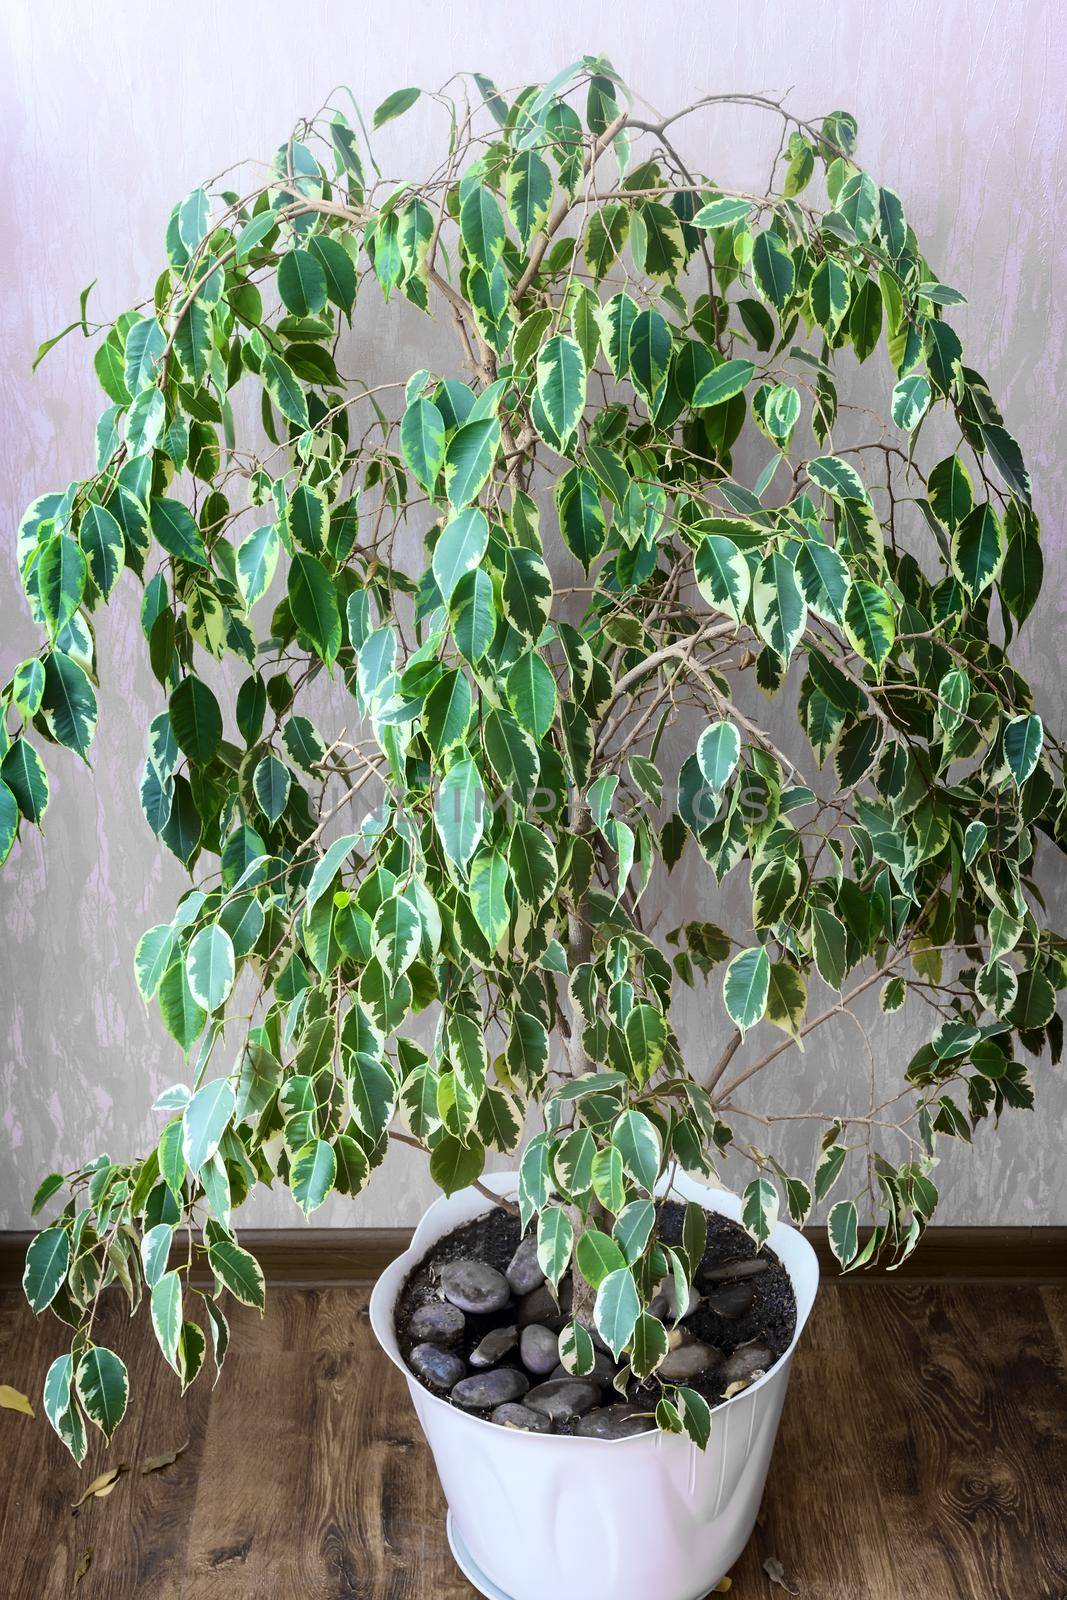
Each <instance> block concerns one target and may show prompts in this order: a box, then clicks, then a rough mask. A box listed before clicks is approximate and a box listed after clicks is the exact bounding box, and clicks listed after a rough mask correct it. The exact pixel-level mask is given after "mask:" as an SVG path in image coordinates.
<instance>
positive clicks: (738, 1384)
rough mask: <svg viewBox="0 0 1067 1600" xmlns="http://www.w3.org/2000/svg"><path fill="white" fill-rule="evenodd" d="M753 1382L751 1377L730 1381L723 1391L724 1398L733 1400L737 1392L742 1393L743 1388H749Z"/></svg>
mask: <svg viewBox="0 0 1067 1600" xmlns="http://www.w3.org/2000/svg"><path fill="white" fill-rule="evenodd" d="M751 1382H752V1380H751V1378H737V1379H735V1380H734V1382H733V1383H728V1384H727V1385H726V1388H725V1389H724V1390H723V1392H722V1393H723V1399H724V1400H731V1399H732V1398H733V1396H734V1395H735V1394H740V1393H741V1390H742V1389H747V1388H748V1386H749V1384H750V1383H751Z"/></svg>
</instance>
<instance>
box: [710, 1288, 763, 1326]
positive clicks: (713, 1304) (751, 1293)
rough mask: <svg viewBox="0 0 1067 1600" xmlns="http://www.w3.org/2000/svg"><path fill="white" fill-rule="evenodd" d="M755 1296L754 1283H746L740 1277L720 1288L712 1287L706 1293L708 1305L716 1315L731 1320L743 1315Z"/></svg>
mask: <svg viewBox="0 0 1067 1600" xmlns="http://www.w3.org/2000/svg"><path fill="white" fill-rule="evenodd" d="M755 1298H756V1287H755V1285H754V1284H753V1283H746V1282H745V1280H744V1279H743V1278H742V1279H739V1280H738V1282H737V1283H727V1284H724V1285H723V1286H722V1288H721V1289H713V1290H712V1291H711V1293H710V1294H709V1295H708V1305H709V1307H710V1308H711V1310H712V1311H714V1312H715V1313H716V1315H717V1316H720V1317H727V1318H729V1319H730V1320H731V1321H733V1320H735V1319H736V1318H737V1317H743V1316H744V1314H745V1312H746V1311H747V1310H748V1308H749V1307H750V1306H751V1304H752V1302H753V1300H754V1299H755Z"/></svg>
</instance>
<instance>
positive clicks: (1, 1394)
mask: <svg viewBox="0 0 1067 1600" xmlns="http://www.w3.org/2000/svg"><path fill="white" fill-rule="evenodd" d="M0 1406H3V1408H4V1410H5V1411H21V1412H22V1415H23V1416H24V1417H33V1416H36V1414H37V1413H36V1412H35V1411H34V1409H33V1407H32V1406H31V1405H30V1402H29V1401H28V1400H27V1398H26V1396H25V1395H24V1394H22V1393H21V1391H20V1390H18V1389H12V1387H11V1385H10V1384H7V1383H0Z"/></svg>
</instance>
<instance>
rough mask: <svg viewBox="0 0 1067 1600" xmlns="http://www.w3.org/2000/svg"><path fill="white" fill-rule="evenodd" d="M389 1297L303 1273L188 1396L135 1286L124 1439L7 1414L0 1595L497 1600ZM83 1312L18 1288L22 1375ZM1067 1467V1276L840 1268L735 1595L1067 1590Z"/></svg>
mask: <svg viewBox="0 0 1067 1600" xmlns="http://www.w3.org/2000/svg"><path fill="white" fill-rule="evenodd" d="M367 1301H368V1291H367V1290H366V1289H363V1288H332V1289H322V1290H316V1289H279V1290H276V1291H275V1292H274V1293H272V1294H271V1295H270V1296H269V1298H268V1306H267V1312H266V1315H265V1316H263V1317H260V1316H258V1315H257V1314H256V1313H254V1312H250V1311H245V1310H236V1311H235V1313H234V1315H233V1317H232V1330H233V1346H232V1353H231V1355H230V1357H229V1359H228V1361H227V1363H226V1366H225V1369H224V1372H223V1375H222V1378H221V1380H220V1381H219V1383H218V1384H217V1385H216V1386H215V1387H214V1388H212V1387H211V1384H210V1374H209V1375H207V1378H206V1381H205V1379H201V1380H200V1382H198V1383H197V1384H196V1385H195V1386H194V1388H193V1389H192V1390H191V1391H190V1393H189V1395H187V1396H186V1397H185V1398H184V1399H183V1398H182V1397H181V1396H180V1394H179V1392H178V1385H177V1381H176V1380H175V1379H174V1377H173V1376H172V1375H171V1374H170V1373H169V1372H168V1371H167V1369H166V1368H164V1367H163V1365H162V1363H161V1360H160V1358H159V1355H158V1352H157V1350H156V1347H155V1342H154V1340H153V1338H152V1335H151V1331H150V1329H149V1327H148V1325H147V1320H142V1319H137V1320H135V1321H133V1322H131V1321H130V1320H129V1319H128V1318H127V1317H126V1315H125V1313H124V1311H123V1308H122V1307H121V1305H119V1304H118V1303H117V1302H112V1304H111V1305H110V1306H108V1307H107V1308H106V1310H105V1311H104V1313H103V1316H104V1320H103V1322H102V1324H101V1328H100V1338H101V1340H102V1342H106V1343H109V1344H110V1345H111V1346H112V1348H114V1349H116V1350H117V1351H118V1352H119V1353H120V1354H121V1355H122V1356H123V1357H124V1359H125V1360H126V1361H127V1364H128V1365H129V1368H130V1377H131V1384H132V1387H133V1391H134V1405H133V1408H132V1410H131V1416H130V1420H129V1421H127V1422H126V1423H124V1424H123V1427H122V1428H121V1429H120V1431H119V1435H118V1439H117V1441H116V1445H115V1447H114V1449H113V1451H112V1452H110V1453H108V1452H106V1451H105V1450H104V1448H103V1444H102V1441H100V1437H99V1435H98V1434H96V1435H95V1437H94V1439H93V1443H92V1446H91V1450H90V1455H89V1458H88V1460H87V1462H86V1464H85V1467H84V1468H83V1469H82V1470H81V1471H79V1470H78V1469H77V1468H76V1467H75V1466H74V1465H73V1463H72V1462H71V1461H70V1460H69V1458H68V1457H67V1455H66V1452H65V1451H64V1450H63V1448H62V1446H61V1445H60V1444H59V1442H58V1440H56V1439H55V1438H54V1436H53V1434H52V1431H51V1429H50V1428H49V1427H48V1424H47V1422H46V1421H45V1420H44V1418H43V1416H42V1415H38V1417H37V1419H36V1420H35V1421H32V1422H31V1421H30V1420H29V1419H28V1418H26V1417H22V1416H19V1415H17V1414H15V1413H12V1412H8V1411H3V1412H0V1450H2V1457H0V1459H2V1460H3V1462H4V1466H5V1471H4V1472H3V1473H2V1474H0V1600H66V1597H68V1596H70V1595H71V1594H73V1595H74V1596H75V1600H471V1596H473V1594H474V1591H473V1590H472V1589H471V1588H470V1586H469V1585H468V1584H467V1583H466V1582H465V1581H464V1579H463V1578H462V1577H461V1576H460V1574H459V1573H458V1572H457V1570H456V1568H455V1567H454V1565H453V1563H452V1560H451V1557H450V1555H449V1552H448V1547H447V1544H446V1541H445V1536H444V1512H445V1507H444V1501H443V1498H442V1495H441V1491H440V1489H439V1487H438V1484H437V1480H436V1477H435V1475H434V1472H433V1466H432V1462H431V1460H430V1457H429V1452H428V1451H427V1449H426V1446H425V1444H424V1442H423V1440H422V1436H421V1433H420V1431H419V1428H418V1424H417V1422H416V1420H415V1417H414V1413H413V1412H412V1410H411V1407H410V1404H409V1402H408V1398H407V1393H406V1389H405V1385H404V1383H403V1380H402V1379H401V1377H400V1375H399V1374H398V1373H397V1372H396V1371H395V1369H394V1368H393V1367H392V1365H391V1364H390V1363H389V1362H388V1361H386V1359H385V1358H384V1357H383V1356H382V1355H381V1354H380V1353H379V1352H378V1350H377V1348H376V1347H375V1346H374V1344H373V1341H372V1339H371V1335H370V1330H369V1327H368V1322H367ZM63 1333H64V1330H63V1329H62V1328H60V1327H59V1326H58V1324H56V1323H55V1322H54V1320H51V1319H49V1318H47V1317H45V1318H42V1319H40V1320H35V1319H34V1318H33V1317H32V1316H31V1314H30V1313H29V1311H28V1310H27V1309H26V1307H25V1305H24V1303H23V1302H22V1300H21V1297H20V1296H18V1295H17V1294H14V1293H11V1294H3V1295H0V1382H6V1383H11V1384H13V1385H14V1386H15V1387H16V1388H19V1389H23V1390H25V1391H26V1392H28V1393H29V1394H30V1396H31V1399H33V1401H34V1404H35V1405H38V1397H39V1394H40V1386H41V1383H42V1381H43V1377H44V1373H45V1371H46V1370H47V1367H48V1364H49V1362H50V1361H51V1360H52V1359H53V1357H54V1356H55V1355H56V1354H57V1353H58V1352H59V1351H60V1350H61V1349H62V1348H63ZM38 1410H40V1408H39V1406H38ZM186 1440H188V1448H187V1449H186V1450H185V1452H184V1453H183V1454H182V1455H181V1456H180V1458H179V1460H178V1461H177V1462H176V1463H175V1464H174V1465H173V1466H171V1467H169V1468H168V1469H167V1470H166V1471H164V1472H160V1473H158V1474H152V1475H149V1476H147V1477H146V1476H143V1475H142V1474H141V1472H140V1470H139V1468H140V1465H141V1464H142V1463H143V1462H144V1461H145V1460H146V1459H147V1458H148V1457H150V1456H153V1455H155V1454H158V1453H162V1452H164V1451H166V1450H169V1449H173V1448H175V1447H176V1446H178V1445H180V1444H183V1443H184V1442H185V1441H186ZM118 1462H126V1463H128V1465H129V1468H130V1470H129V1472H128V1473H127V1474H126V1475H125V1476H124V1477H123V1478H122V1480H121V1481H120V1483H119V1485H118V1487H117V1488H116V1489H115V1490H114V1492H113V1493H112V1494H111V1495H109V1496H108V1497H107V1498H106V1499H104V1500H90V1501H89V1502H87V1504H86V1505H85V1506H83V1507H82V1508H81V1510H80V1511H79V1512H78V1513H77V1514H76V1515H75V1514H73V1513H72V1511H71V1502H72V1501H74V1500H75V1499H76V1498H77V1497H78V1494H79V1493H80V1492H81V1489H82V1488H83V1487H84V1486H85V1484H86V1483H88V1482H89V1480H90V1479H91V1477H93V1476H95V1474H96V1473H97V1472H99V1471H101V1470H103V1468H104V1467H106V1466H108V1465H112V1464H117V1463H118ZM1065 1483H1067V1289H1065V1288H1064V1287H1063V1286H1062V1285H1057V1286H1052V1287H1047V1288H1044V1289H1042V1288H1040V1287H1038V1286H1036V1285H1035V1286H1029V1285H1019V1284H1011V1285H1006V1284H995V1283H967V1284H951V1283H945V1282H941V1283H931V1284H928V1283H919V1282H891V1281H890V1282H886V1281H885V1280H880V1281H869V1282H866V1283H863V1282H847V1283H833V1282H827V1283H824V1285H823V1287H822V1290H821V1292H820V1296H819V1300H818V1302H817V1305H816V1310H815V1314H814V1316H813V1317H812V1321H811V1324H810V1326H809V1328H808V1330H807V1332H806V1333H805V1336H804V1340H803V1343H802V1345H801V1348H800V1350H799V1352H798V1354H797V1358H796V1361H795V1364H794V1370H793V1377H792V1382H791V1386H790V1391H789V1396H788V1399H787V1401H786V1407H785V1413H784V1416H783V1419H782V1426H781V1432H780V1435H779V1442H778V1447H777V1449H776V1451H775V1456H774V1460H773V1463H772V1467H771V1474H770V1479H769V1481H768V1485H767V1493H766V1495H765V1498H764V1504H763V1508H762V1511H761V1513H760V1518H759V1522H758V1524H757V1527H756V1531H755V1533H754V1535H753V1538H752V1540H751V1541H750V1543H749V1546H748V1548H747V1549H746V1551H745V1552H744V1554H743V1556H742V1557H741V1559H740V1561H739V1562H738V1563H737V1565H736V1566H735V1568H734V1571H733V1573H732V1574H731V1576H732V1580H733V1587H732V1589H731V1600H778V1597H779V1596H783V1595H784V1594H785V1592H786V1591H785V1590H783V1589H782V1588H780V1587H775V1586H774V1585H772V1583H771V1581H770V1578H769V1577H768V1575H767V1572H766V1570H765V1568H764V1565H763V1563H764V1562H765V1561H766V1560H768V1559H770V1558H776V1559H777V1560H779V1561H780V1562H781V1563H782V1566H783V1568H784V1569H785V1573H786V1576H787V1580H788V1582H789V1583H790V1584H791V1586H792V1588H793V1589H794V1590H795V1591H796V1593H797V1595H798V1596H802V1597H803V1600H912V1597H913V1596H915V1595H922V1597H923V1600H1067V1516H1065V1511H1067V1505H1065V1487H1064V1486H1065ZM90 1545H91V1546H92V1547H93V1559H92V1564H91V1566H90V1567H89V1569H88V1572H87V1573H86V1575H85V1577H84V1578H83V1580H82V1581H81V1582H80V1583H79V1584H78V1585H77V1587H76V1588H74V1587H73V1581H74V1573H75V1569H76V1567H77V1564H78V1561H79V1559H80V1557H81V1556H82V1554H83V1552H84V1551H85V1549H86V1548H87V1547H88V1546H90ZM546 1600H551V1597H548V1596H546ZM589 1600H599V1597H597V1596H593V1595H591V1596H590V1597H589ZM649 1600H659V1597H657V1596H649Z"/></svg>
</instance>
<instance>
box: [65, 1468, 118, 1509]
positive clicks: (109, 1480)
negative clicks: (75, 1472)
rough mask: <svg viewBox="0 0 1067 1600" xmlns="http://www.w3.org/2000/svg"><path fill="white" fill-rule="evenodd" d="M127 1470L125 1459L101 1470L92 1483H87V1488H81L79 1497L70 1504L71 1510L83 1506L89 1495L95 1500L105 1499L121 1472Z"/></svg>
mask: <svg viewBox="0 0 1067 1600" xmlns="http://www.w3.org/2000/svg"><path fill="white" fill-rule="evenodd" d="M128 1471H129V1468H128V1467H127V1465H126V1463H125V1461H123V1462H120V1464H119V1465H118V1466H117V1467H109V1468H108V1470H107V1471H106V1472H102V1473H101V1474H100V1476H99V1477H98V1478H94V1479H93V1481H92V1483H91V1484H89V1486H88V1488H86V1489H83V1490H82V1492H81V1496H80V1497H79V1499H77V1500H75V1501H74V1503H73V1505H72V1506H71V1510H72V1511H77V1509H78V1507H79V1506H83V1505H84V1504H85V1502H86V1500H88V1499H89V1498H90V1497H92V1498H93V1499H96V1500H104V1499H106V1498H107V1496H108V1495H109V1494H110V1493H111V1491H112V1489H113V1488H114V1487H115V1485H116V1484H117V1483H118V1481H119V1479H120V1478H121V1477H122V1474H123V1473H124V1472H128Z"/></svg>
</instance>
